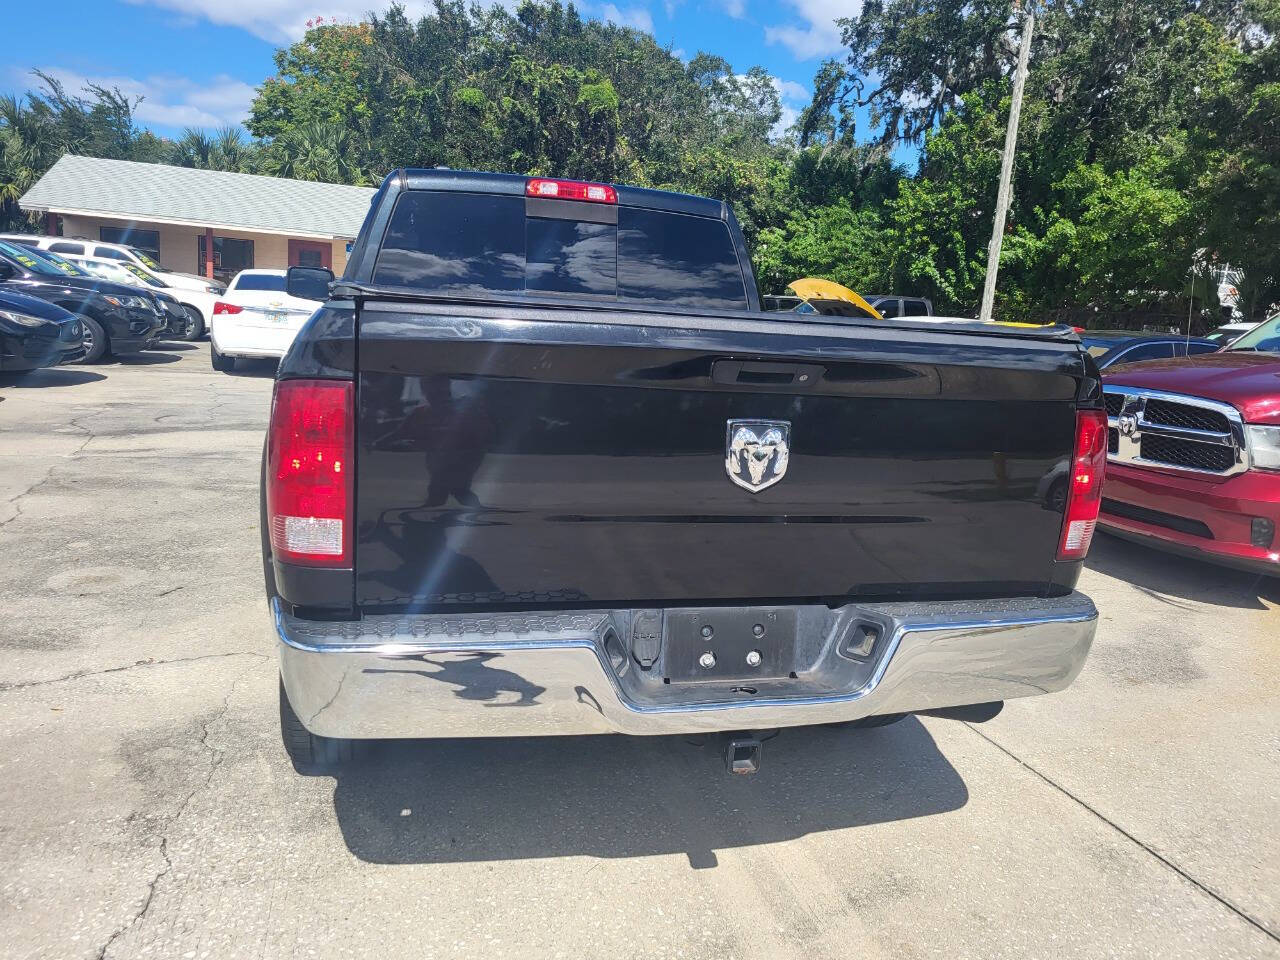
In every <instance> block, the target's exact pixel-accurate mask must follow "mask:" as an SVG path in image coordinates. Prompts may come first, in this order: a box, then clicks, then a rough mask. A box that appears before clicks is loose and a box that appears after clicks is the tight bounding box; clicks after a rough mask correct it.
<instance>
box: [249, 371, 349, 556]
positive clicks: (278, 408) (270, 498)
mask: <svg viewBox="0 0 1280 960" xmlns="http://www.w3.org/2000/svg"><path fill="white" fill-rule="evenodd" d="M354 420H355V385H354V384H353V383H350V382H348V381H341V380H281V381H280V382H278V383H277V384H276V391H275V397H274V399H273V400H272V403H271V424H270V426H269V427H268V429H267V523H268V525H269V528H270V532H271V552H272V554H273V555H274V556H275V558H276V559H277V560H283V561H286V562H288V563H296V564H300V565H302V566H309V567H349V566H351V533H352V531H351V528H352V524H353V514H354V497H353V487H354V478H353V477H352V474H351V471H352V468H353V463H354V456H353V454H354V450H355V433H354Z"/></svg>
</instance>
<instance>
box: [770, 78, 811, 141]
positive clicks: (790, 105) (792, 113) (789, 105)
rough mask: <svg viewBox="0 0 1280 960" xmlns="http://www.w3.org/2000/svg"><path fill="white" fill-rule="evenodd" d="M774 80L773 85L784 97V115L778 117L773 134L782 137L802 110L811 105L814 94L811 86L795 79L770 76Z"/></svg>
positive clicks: (780, 95) (779, 94)
mask: <svg viewBox="0 0 1280 960" xmlns="http://www.w3.org/2000/svg"><path fill="white" fill-rule="evenodd" d="M769 79H770V80H772V81H773V87H774V89H775V90H777V91H778V96H779V97H781V98H782V116H781V117H780V118H779V119H778V123H777V126H775V127H774V128H773V135H774V136H775V137H780V136H782V135H783V134H784V133H786V132H787V128H788V127H790V126H791V125H792V124H793V123H795V122H796V120H798V119H799V118H800V111H801V110H803V109H804V108H805V107H807V106H808V105H809V101H810V100H811V99H813V98H812V96H811V95H810V94H809V88H808V87H806V86H805V85H804V84H803V83H796V82H795V81H794V80H783V79H782V78H781V77H770V78H769Z"/></svg>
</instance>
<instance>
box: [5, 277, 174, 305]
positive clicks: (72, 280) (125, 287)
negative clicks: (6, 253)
mask: <svg viewBox="0 0 1280 960" xmlns="http://www.w3.org/2000/svg"><path fill="white" fill-rule="evenodd" d="M24 280H25V282H26V283H27V284H28V285H29V286H31V287H32V288H40V287H43V288H46V289H48V288H51V287H52V288H57V287H63V288H68V289H72V290H88V291H91V292H93V293H102V294H106V295H107V296H112V297H142V298H143V299H144V300H150V299H152V297H151V294H150V293H149V292H148V291H146V290H144V289H142V288H141V287H134V286H130V285H129V284H127V283H115V282H113V281H111V280H99V279H97V278H95V277H72V276H65V277H46V276H43V275H41V274H30V275H28V276H27V277H25V278H24Z"/></svg>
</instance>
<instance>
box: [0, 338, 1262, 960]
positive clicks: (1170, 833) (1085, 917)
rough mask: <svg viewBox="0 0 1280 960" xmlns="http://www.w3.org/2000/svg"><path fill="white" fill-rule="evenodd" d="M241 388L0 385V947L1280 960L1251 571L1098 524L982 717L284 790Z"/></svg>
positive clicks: (464, 747) (512, 750) (195, 348)
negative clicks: (761, 756)
mask: <svg viewBox="0 0 1280 960" xmlns="http://www.w3.org/2000/svg"><path fill="white" fill-rule="evenodd" d="M270 374H271V369H270V365H269V364H265V365H262V366H260V367H259V368H257V369H256V370H252V371H247V372H238V373H236V374H233V375H227V374H216V373H214V372H213V371H212V370H211V368H210V366H209V358H208V344H207V343H200V344H174V345H172V346H171V347H166V348H165V349H163V350H161V351H158V352H155V353H152V354H148V355H145V356H143V357H139V358H134V359H132V360H126V361H124V362H118V363H112V364H107V365H104V366H101V367H76V368H63V369H57V370H51V371H44V372H41V373H37V374H34V375H31V376H28V377H24V378H22V379H20V380H14V379H13V378H8V379H3V378H0V601H2V602H3V609H4V616H3V619H0V865H2V869H0V944H3V945H4V946H3V948H2V949H0V954H2V955H3V956H4V957H7V958H24V957H56V958H70V957H139V956H149V957H162V958H169V957H175V958H182V957H187V958H199V957H213V958H220V960H221V958H230V957H308V956H315V957H377V958H387V957H410V956H412V957H453V956H465V957H486V958H489V957H520V958H527V957H566V958H583V957H589V958H590V957H688V958H720V957H724V958H731V957H732V958H737V957H759V958H777V957H790V956H803V957H804V958H806V960H818V958H825V957H832V958H836V957H839V958H849V957H859V958H866V957H892V958H896V957H984V958H991V957H1055V958H1058V957H1112V956H1114V957H1155V956H1159V957H1195V958H1204V957H1242V958H1244V957H1262V956H1280V830H1277V825H1280V695H1278V693H1277V691H1278V689H1280V688H1278V686H1277V679H1278V678H1280V613H1277V611H1276V608H1277V606H1280V582H1277V581H1274V580H1273V581H1267V580H1260V579H1259V578H1257V577H1255V576H1252V575H1248V574H1244V573H1236V572H1233V571H1229V570H1224V569H1219V568H1215V567H1211V566H1206V565H1202V564H1199V563H1196V562H1193V561H1189V560H1183V559H1179V558H1175V557H1171V556H1165V555H1161V554H1157V553H1153V552H1150V551H1147V550H1144V549H1142V548H1140V547H1137V546H1133V545H1130V544H1127V543H1122V542H1119V541H1115V540H1111V539H1108V538H1105V537H1104V538H1100V541H1099V542H1097V543H1096V544H1095V547H1094V553H1093V556H1092V557H1091V559H1090V562H1089V569H1088V571H1087V572H1086V574H1085V576H1084V578H1083V580H1082V583H1081V587H1082V589H1084V590H1085V591H1086V592H1087V593H1089V594H1090V595H1091V596H1093V598H1094V599H1095V601H1096V602H1097V604H1098V607H1099V609H1100V611H1101V614H1102V620H1101V625H1100V628H1099V631H1098V637H1097V642H1096V644H1095V646H1094V650H1093V653H1092V655H1091V658H1090V660H1089V663H1088V664H1087V665H1086V667H1085V670H1084V673H1083V674H1082V675H1081V677H1080V679H1079V680H1078V681H1077V682H1076V684H1075V685H1074V686H1073V687H1072V688H1071V689H1070V690H1068V691H1067V692H1065V693H1062V694H1058V695H1055V696H1051V697H1043V698H1038V699H1034V700H1023V701H1017V702H1013V703H1011V704H1009V706H1008V707H1007V708H1006V710H1005V712H1004V713H1003V714H1002V715H1001V716H1000V717H998V718H997V719H996V720H994V721H992V722H991V723H988V724H984V725H981V726H969V725H966V724H962V723H958V722H955V721H945V720H933V719H924V720H917V719H909V720H907V721H904V722H902V723H900V724H897V725H895V726H891V727H888V728H885V729H881V730H868V731H851V730H838V729H828V728H822V729H815V730H800V731H784V732H783V734H782V735H781V736H780V737H779V738H778V739H776V740H774V741H771V742H770V743H768V744H767V746H766V751H765V762H764V767H763V769H762V771H761V773H760V774H759V775H758V776H756V777H754V778H748V779H735V780H730V779H729V778H728V777H726V776H725V774H724V773H723V768H722V766H721V764H720V760H719V757H718V755H717V754H715V753H714V752H713V751H711V750H709V749H699V748H697V747H695V746H691V745H689V744H687V743H685V742H684V741H683V740H681V739H655V740H628V739H623V738H613V737H601V738H590V739H582V740H568V739H564V740H540V741H518V740H503V741H437V742H425V741H424V742H413V743H401V744H396V745H394V746H387V747H384V748H383V749H381V750H380V751H379V752H378V753H377V754H376V755H375V756H374V758H373V759H372V761H371V762H370V763H369V764H368V765H366V766H364V767H361V768H358V769H356V770H353V771H352V772H350V773H345V774H343V775H342V776H340V777H337V778H333V777H314V778H303V777H300V776H298V775H296V774H295V773H294V772H293V770H292V768H291V767H290V765H289V763H288V761H287V760H286V758H285V755H284V753H283V751H282V749H281V748H280V746H279V742H278V738H277V731H276V702H275V701H276V665H275V661H274V656H273V655H274V651H273V647H272V638H271V633H270V629H269V624H268V620H267V616H266V608H265V603H264V598H263V595H262V584H261V566H260V561H259V555H258V529H257V527H258V500H257V496H258V494H257V474H258V455H259V451H260V448H261V443H262V434H263V428H264V425H265V420H266V415H267V405H268V400H269V397H270V390H271V380H270Z"/></svg>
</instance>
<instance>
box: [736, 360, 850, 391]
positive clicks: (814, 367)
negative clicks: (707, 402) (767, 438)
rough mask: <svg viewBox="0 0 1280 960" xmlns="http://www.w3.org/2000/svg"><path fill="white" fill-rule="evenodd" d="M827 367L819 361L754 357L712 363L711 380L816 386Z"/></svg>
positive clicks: (753, 383)
mask: <svg viewBox="0 0 1280 960" xmlns="http://www.w3.org/2000/svg"><path fill="white" fill-rule="evenodd" d="M824 373H826V368H825V367H821V366H819V365H818V364H816V363H767V362H764V361H754V360H717V361H716V362H715V363H714V364H712V366H711V379H712V380H713V381H715V382H716V383H732V384H745V385H749V386H753V387H792V388H794V387H799V388H801V389H805V388H807V387H812V386H813V385H814V384H815V383H818V382H819V381H820V380H821V379H822V375H823V374H824Z"/></svg>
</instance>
